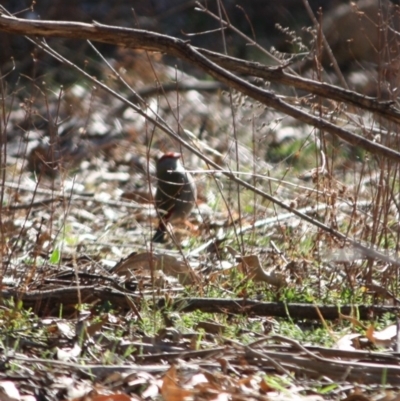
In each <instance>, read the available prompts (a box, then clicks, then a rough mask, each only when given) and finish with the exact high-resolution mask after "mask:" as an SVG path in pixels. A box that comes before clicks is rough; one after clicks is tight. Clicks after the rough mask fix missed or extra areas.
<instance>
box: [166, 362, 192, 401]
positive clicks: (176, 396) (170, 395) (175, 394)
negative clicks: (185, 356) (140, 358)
mask: <svg viewBox="0 0 400 401" xmlns="http://www.w3.org/2000/svg"><path fill="white" fill-rule="evenodd" d="M161 395H162V396H163V399H164V401H183V400H185V399H186V398H187V397H190V396H192V395H193V391H190V390H187V389H184V388H182V387H181V386H179V384H178V376H177V373H176V367H175V365H172V366H171V367H170V368H169V370H168V371H167V373H166V374H165V376H164V378H163V381H162V386H161Z"/></svg>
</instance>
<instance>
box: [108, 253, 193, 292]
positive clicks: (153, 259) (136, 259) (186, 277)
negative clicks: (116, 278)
mask: <svg viewBox="0 0 400 401" xmlns="http://www.w3.org/2000/svg"><path fill="white" fill-rule="evenodd" d="M151 269H153V270H161V271H162V272H163V273H164V274H166V275H169V276H173V277H176V278H177V279H178V280H179V282H180V284H182V285H190V284H194V283H195V282H197V281H199V280H198V277H197V275H196V273H195V272H194V270H193V269H192V268H191V267H190V266H189V264H188V263H187V262H185V261H182V260H178V259H177V258H176V257H175V256H171V255H160V254H156V253H151V252H143V253H132V254H130V255H129V256H127V257H126V258H125V259H123V260H121V261H120V262H119V263H118V264H117V265H116V266H115V267H114V269H113V270H112V272H113V273H116V274H118V275H120V276H123V275H125V276H126V277H127V278H128V279H129V278H131V277H132V276H133V277H134V273H135V271H140V270H147V271H149V272H150V271H151Z"/></svg>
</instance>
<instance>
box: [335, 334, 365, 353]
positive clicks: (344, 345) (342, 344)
mask: <svg viewBox="0 0 400 401" xmlns="http://www.w3.org/2000/svg"><path fill="white" fill-rule="evenodd" d="M360 337H361V335H360V334H357V333H351V334H346V335H344V336H343V337H341V338H339V340H337V341H336V344H335V345H334V348H336V349H340V350H342V351H354V350H356V349H359V348H360V347H359V342H358V341H357V340H356V339H358V338H360Z"/></svg>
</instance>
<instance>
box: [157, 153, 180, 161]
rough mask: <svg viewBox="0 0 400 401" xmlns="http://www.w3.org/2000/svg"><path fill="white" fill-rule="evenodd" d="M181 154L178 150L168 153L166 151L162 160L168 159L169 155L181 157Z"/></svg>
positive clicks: (174, 157)
mask: <svg viewBox="0 0 400 401" xmlns="http://www.w3.org/2000/svg"><path fill="white" fill-rule="evenodd" d="M181 156H182V155H181V154H180V153H177V152H168V153H164V154H163V155H162V156H161V158H160V160H162V159H167V158H169V157H172V158H173V159H179V158H180V157H181Z"/></svg>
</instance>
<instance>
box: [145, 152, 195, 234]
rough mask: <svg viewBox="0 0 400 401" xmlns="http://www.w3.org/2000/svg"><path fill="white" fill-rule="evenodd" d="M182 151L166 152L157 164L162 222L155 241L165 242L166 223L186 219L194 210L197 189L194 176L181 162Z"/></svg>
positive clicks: (157, 198) (157, 195) (159, 210)
mask: <svg viewBox="0 0 400 401" xmlns="http://www.w3.org/2000/svg"><path fill="white" fill-rule="evenodd" d="M180 158H181V154H180V153H173V152H170V153H165V154H164V155H162V156H161V157H160V158H159V159H158V160H157V164H156V176H157V192H156V198H155V200H156V208H157V211H158V213H159V215H160V223H159V225H158V228H157V231H156V233H155V235H154V237H153V242H163V240H164V234H165V232H166V223H169V222H173V221H176V220H184V219H185V218H186V217H187V216H188V215H189V213H190V212H191V211H192V209H193V207H194V205H195V203H196V199H197V189H196V184H195V182H194V179H193V177H192V176H191V175H190V174H189V173H188V172H187V171H186V170H185V168H184V167H183V165H182V163H181V162H180V160H179V159H180Z"/></svg>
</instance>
